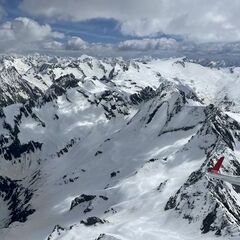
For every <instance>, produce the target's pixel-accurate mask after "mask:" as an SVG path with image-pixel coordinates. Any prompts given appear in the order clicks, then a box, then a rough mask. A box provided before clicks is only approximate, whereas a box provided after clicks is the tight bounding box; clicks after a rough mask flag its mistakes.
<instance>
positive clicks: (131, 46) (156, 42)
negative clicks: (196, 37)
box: [118, 38, 180, 51]
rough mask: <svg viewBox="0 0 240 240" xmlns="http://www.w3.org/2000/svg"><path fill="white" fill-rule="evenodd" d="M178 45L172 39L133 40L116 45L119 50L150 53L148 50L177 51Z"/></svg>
mask: <svg viewBox="0 0 240 240" xmlns="http://www.w3.org/2000/svg"><path fill="white" fill-rule="evenodd" d="M179 47H180V46H179V44H178V43H177V41H176V40H175V39H172V38H158V39H153V38H144V39H133V40H127V41H124V42H121V43H120V44H119V45H118V48H119V50H123V51H125V50H127V51H128V50H133V51H150V50H177V49H178V48H179Z"/></svg>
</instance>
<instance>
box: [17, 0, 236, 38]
mask: <svg viewBox="0 0 240 240" xmlns="http://www.w3.org/2000/svg"><path fill="white" fill-rule="evenodd" d="M20 7H21V9H23V10H25V11H26V12H28V13H30V14H33V15H41V16H47V17H51V18H55V19H67V20H73V21H82V20H86V19H92V18H114V19H116V20H118V21H119V22H120V24H121V27H120V30H121V31H122V33H124V34H127V35H133V36H141V37H144V36H154V35H156V34H157V33H159V32H160V33H165V34H170V35H172V34H173V35H181V36H183V37H184V38H186V39H190V40H195V41H201V42H210V41H216V42H220V41H238V40H240V15H239V9H240V1H238V0H233V1H229V0H219V1H215V0H194V1H193V0H148V1H139V0H121V1H118V0H101V1H100V0H88V1H85V0H68V1H66V0H41V1H38V0H23V2H22V3H21V5H20Z"/></svg>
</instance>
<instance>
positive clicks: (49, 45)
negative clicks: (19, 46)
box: [43, 41, 65, 50]
mask: <svg viewBox="0 0 240 240" xmlns="http://www.w3.org/2000/svg"><path fill="white" fill-rule="evenodd" d="M43 48H44V49H49V50H63V49H64V48H65V46H64V44H63V43H61V42H58V41H48V42H44V43H43Z"/></svg>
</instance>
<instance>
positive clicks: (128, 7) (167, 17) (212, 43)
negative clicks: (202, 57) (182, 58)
mask: <svg viewBox="0 0 240 240" xmlns="http://www.w3.org/2000/svg"><path fill="white" fill-rule="evenodd" d="M238 9H240V1H237V0H232V1H231V4H229V1H228V0H219V1H214V0H195V1H192V0H148V1H145V0H121V1H119V0H0V52H1V53H12V52H20V53H25V52H41V51H43V52H51V53H52V52H56V53H62V54H73V53H77V54H79V53H87V54H96V55H103V56H104V55H106V56H108V55H126V54H127V55H141V54H142V55H146V54H147V55H151V54H152V55H156V54H159V55H161V54H162V55H173V54H175V55H181V54H182V55H183V54H185V55H187V54H189V53H191V54H193V53H195V54H197V53H199V54H205V53H206V54H219V53H220V54H223V53H224V52H227V53H228V54H229V52H230V53H231V52H233V53H238V52H240V44H239V42H240V21H239V20H240V19H239V18H240V17H239V13H238Z"/></svg>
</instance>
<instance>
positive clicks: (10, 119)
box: [0, 55, 240, 240]
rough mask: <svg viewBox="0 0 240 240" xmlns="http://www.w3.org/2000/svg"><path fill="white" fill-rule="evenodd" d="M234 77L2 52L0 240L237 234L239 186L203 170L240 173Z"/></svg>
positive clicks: (169, 62)
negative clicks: (218, 162)
mask: <svg viewBox="0 0 240 240" xmlns="http://www.w3.org/2000/svg"><path fill="white" fill-rule="evenodd" d="M239 74H240V68H239V67H229V68H227V67H225V68H221V67H219V66H218V67H214V64H212V65H211V66H203V65H201V64H199V63H196V62H193V61H190V60H188V59H186V58H178V59H135V60H123V59H120V58H119V59H102V60H99V59H96V58H92V57H88V56H82V57H80V58H70V57H69V58H59V57H46V56H38V55H34V56H25V57H24V56H2V57H1V59H0V89H1V96H0V104H1V108H0V128H1V132H0V147H1V148H0V161H1V162H0V192H1V194H0V212H1V215H0V228H1V229H0V237H1V239H4V240H16V239H18V240H19V239H24V240H32V239H34V240H46V239H47V240H60V239H61V240H69V239H71V240H80V239H84V240H86V239H89V240H95V239H97V240H100V239H102V240H107V239H108V240H114V239H115V240H116V239H118V240H126V239H127V240H130V239H140V240H141V239H144V240H145V239H148V240H151V239H152V240H155V239H163V238H164V239H167V240H168V239H169V240H170V239H171V240H175V239H193V238H194V239H215V238H219V237H220V238H221V239H230V238H231V239H234V238H235V239H239V238H240V206H239V204H240V197H239V195H238V194H239V192H240V189H239V188H238V187H236V186H233V185H231V184H228V183H225V182H221V181H218V180H212V179H209V178H208V177H207V176H206V174H205V172H206V171H207V169H208V168H209V167H210V166H212V165H213V164H214V163H215V161H216V159H217V158H218V157H219V156H220V155H224V156H225V157H226V160H225V162H224V165H223V168H222V171H223V172H227V173H228V174H233V175H240V162H239V161H240V157H239V153H240V97H239V95H238V92H239V86H240V79H239ZM179 226H181V228H180V227H179Z"/></svg>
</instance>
